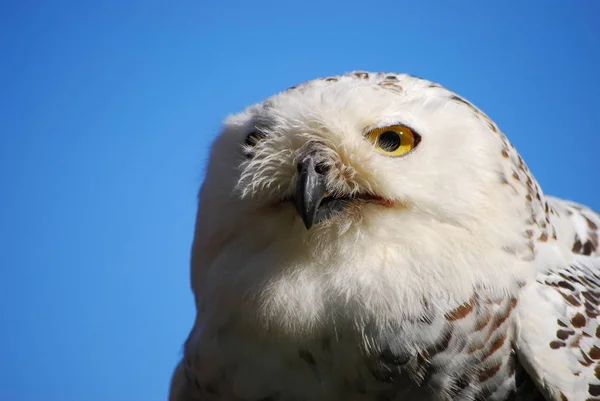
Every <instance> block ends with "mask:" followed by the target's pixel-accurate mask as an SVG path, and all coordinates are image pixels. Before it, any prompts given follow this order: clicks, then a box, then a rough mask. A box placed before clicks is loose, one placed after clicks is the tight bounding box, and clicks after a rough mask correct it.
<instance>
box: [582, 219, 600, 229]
mask: <svg viewBox="0 0 600 401" xmlns="http://www.w3.org/2000/svg"><path fill="white" fill-rule="evenodd" d="M583 218H584V219H585V221H586V223H587V225H588V227H589V228H590V229H591V230H597V229H598V226H597V225H596V223H594V222H593V221H592V220H590V219H589V218H587V217H586V216H583Z"/></svg>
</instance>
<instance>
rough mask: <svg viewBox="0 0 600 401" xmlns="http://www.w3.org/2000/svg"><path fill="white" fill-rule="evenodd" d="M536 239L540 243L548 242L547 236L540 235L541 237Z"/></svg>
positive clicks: (544, 234)
mask: <svg viewBox="0 0 600 401" xmlns="http://www.w3.org/2000/svg"><path fill="white" fill-rule="evenodd" d="M538 239H539V240H540V241H542V242H546V241H548V234H546V233H542V235H540V237H539V238H538Z"/></svg>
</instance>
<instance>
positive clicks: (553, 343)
mask: <svg viewBox="0 0 600 401" xmlns="http://www.w3.org/2000/svg"><path fill="white" fill-rule="evenodd" d="M566 345H567V344H565V343H564V342H563V341H551V342H550V348H552V349H559V348H562V347H565V346H566Z"/></svg>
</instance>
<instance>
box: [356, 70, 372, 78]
mask: <svg viewBox="0 0 600 401" xmlns="http://www.w3.org/2000/svg"><path fill="white" fill-rule="evenodd" d="M354 76H355V77H357V78H360V79H368V78H369V74H368V73H366V72H355V73H354Z"/></svg>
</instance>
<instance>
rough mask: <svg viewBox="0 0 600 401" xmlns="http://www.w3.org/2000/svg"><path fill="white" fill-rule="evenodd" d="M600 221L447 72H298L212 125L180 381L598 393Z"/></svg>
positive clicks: (179, 384) (306, 391)
mask: <svg viewBox="0 0 600 401" xmlns="http://www.w3.org/2000/svg"><path fill="white" fill-rule="evenodd" d="M599 226H600V216H599V215H598V214H596V213H595V212H594V211H592V210H590V209H589V208H587V207H584V206H582V205H579V204H576V203H573V202H570V201H565V200H560V199H557V198H553V197H550V196H547V195H545V194H544V193H543V192H542V190H541V188H540V186H539V185H538V183H537V182H536V180H535V179H534V177H533V176H532V174H531V172H530V171H529V169H528V168H527V166H526V164H525V162H524V161H523V159H522V158H521V156H519V154H518V153H517V151H516V150H515V148H514V146H513V145H512V144H511V143H510V142H509V140H508V139H507V138H506V137H505V136H504V135H503V133H502V132H501V131H500V129H499V128H498V126H497V125H496V124H495V123H494V122H493V121H492V120H491V119H490V118H489V117H487V116H486V115H485V114H484V113H483V112H482V111H480V110H479V109H478V108H477V107H475V106H474V105H473V104H471V103H470V102H469V101H467V100H465V99H464V98H462V97H460V96H459V95H457V94H455V93H453V92H451V91H449V90H448V89H445V88H443V87H442V86H440V85H438V84H435V83H432V82H429V81H427V80H423V79H419V78H416V77H413V76H410V75H406V74H394V73H370V72H353V73H349V74H346V75H341V76H334V77H329V78H323V79H316V80H313V81H309V82H307V83H304V84H301V85H299V86H296V87H292V88H290V89H288V90H286V91H284V92H281V93H279V94H277V95H274V96H273V97H271V98H269V99H267V100H265V101H264V102H261V103H259V104H256V105H253V106H251V107H249V108H247V109H246V110H245V111H243V112H241V113H239V114H237V115H233V116H231V117H229V118H228V119H227V120H226V121H225V123H224V128H223V130H222V132H221V134H220V135H219V136H218V138H217V139H216V141H215V142H214V144H213V147H212V152H211V156H210V161H209V164H208V170H207V173H206V177H205V180H204V183H203V185H202V188H201V190H200V195H199V207H198V214H197V222H196V231H195V238H194V244H193V250H192V262H191V265H192V267H191V286H192V290H193V293H194V296H195V304H196V309H197V314H196V320H195V322H194V325H193V328H192V330H191V332H190V334H189V336H188V338H187V340H186V342H185V346H184V352H183V354H184V355H183V358H182V360H181V362H180V363H179V364H178V366H177V367H176V369H175V373H174V374H173V378H172V382H171V389H170V400H171V401H192V400H198V401H217V400H218V401H229V400H231V401H346V400H349V401H359V400H365V401H366V400H373V401H384V400H390V401H391V400H395V401H429V400H523V401H525V400H527V401H531V400H557V401H566V400H568V401H583V400H600V326H599V325H598V322H599V314H600V311H599V307H598V305H599V302H600V249H599V247H598V238H599V229H598V227H599Z"/></svg>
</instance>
